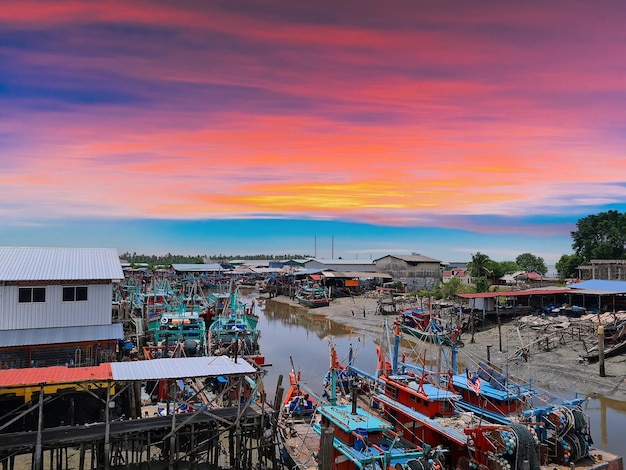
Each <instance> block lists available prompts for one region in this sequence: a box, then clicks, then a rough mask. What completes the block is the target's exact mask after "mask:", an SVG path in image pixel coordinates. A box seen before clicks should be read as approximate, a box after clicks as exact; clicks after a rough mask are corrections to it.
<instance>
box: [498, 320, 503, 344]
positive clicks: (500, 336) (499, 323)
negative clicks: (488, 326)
mask: <svg viewBox="0 0 626 470" xmlns="http://www.w3.org/2000/svg"><path fill="white" fill-rule="evenodd" d="M498 340H499V341H500V352H502V318H501V317H500V314H498Z"/></svg>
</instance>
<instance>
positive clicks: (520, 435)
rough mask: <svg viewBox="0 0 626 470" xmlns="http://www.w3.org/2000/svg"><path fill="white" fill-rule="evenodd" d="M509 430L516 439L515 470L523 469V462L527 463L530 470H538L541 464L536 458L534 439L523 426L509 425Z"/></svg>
mask: <svg viewBox="0 0 626 470" xmlns="http://www.w3.org/2000/svg"><path fill="white" fill-rule="evenodd" d="M511 429H512V430H513V432H514V433H515V435H516V437H517V455H516V462H515V468H517V469H522V468H524V461H528V465H529V466H528V468H529V469H530V470H540V469H541V464H540V463H539V457H538V456H537V448H536V446H535V438H534V437H533V435H532V433H531V432H530V430H529V429H528V428H527V427H526V426H524V425H523V424H511Z"/></svg>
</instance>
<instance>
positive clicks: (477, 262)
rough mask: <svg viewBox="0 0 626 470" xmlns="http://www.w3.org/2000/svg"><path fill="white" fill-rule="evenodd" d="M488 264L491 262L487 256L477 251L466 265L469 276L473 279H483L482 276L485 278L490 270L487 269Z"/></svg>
mask: <svg viewBox="0 0 626 470" xmlns="http://www.w3.org/2000/svg"><path fill="white" fill-rule="evenodd" d="M490 262H491V260H490V259H489V256H487V255H486V254H484V253H481V252H480V251H478V252H477V253H476V254H473V255H472V261H470V262H469V263H467V267H468V269H469V272H470V276H472V277H474V278H478V277H483V276H484V277H486V276H487V274H488V273H489V271H490V269H489V268H488V265H489V263H490Z"/></svg>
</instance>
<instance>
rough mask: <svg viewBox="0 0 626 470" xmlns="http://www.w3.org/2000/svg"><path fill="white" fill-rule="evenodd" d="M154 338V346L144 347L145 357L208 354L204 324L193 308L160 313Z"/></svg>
mask: <svg viewBox="0 0 626 470" xmlns="http://www.w3.org/2000/svg"><path fill="white" fill-rule="evenodd" d="M154 340H155V345H154V346H146V347H144V354H145V356H146V358H147V359H156V358H161V357H196V356H206V355H207V354H208V348H207V331H206V324H205V322H204V319H203V318H202V317H201V316H200V315H199V314H198V312H197V311H194V310H191V311H187V310H183V311H180V312H164V313H162V314H161V321H160V322H159V326H158V327H157V329H156V331H155V332H154Z"/></svg>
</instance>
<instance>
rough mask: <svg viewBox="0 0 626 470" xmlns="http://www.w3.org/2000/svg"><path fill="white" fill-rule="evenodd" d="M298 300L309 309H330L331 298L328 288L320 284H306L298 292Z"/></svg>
mask: <svg viewBox="0 0 626 470" xmlns="http://www.w3.org/2000/svg"><path fill="white" fill-rule="evenodd" d="M296 300H297V301H298V303H300V304H301V305H304V306H305V307H309V308H316V307H328V306H329V305H330V302H331V298H330V295H329V292H328V289H327V288H326V287H323V286H320V285H319V284H317V283H315V284H310V283H307V284H304V285H302V286H300V288H299V289H298V290H297V291H296Z"/></svg>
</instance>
